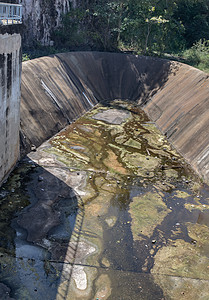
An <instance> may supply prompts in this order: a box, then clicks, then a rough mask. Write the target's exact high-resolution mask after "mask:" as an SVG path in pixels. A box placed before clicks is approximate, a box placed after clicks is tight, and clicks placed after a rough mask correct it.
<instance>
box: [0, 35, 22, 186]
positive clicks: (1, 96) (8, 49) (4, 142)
mask: <svg viewBox="0 0 209 300" xmlns="http://www.w3.org/2000/svg"><path fill="white" fill-rule="evenodd" d="M20 80H21V36H20V34H16V33H14V34H7V33H6V34H0V137H1V139H0V183H1V182H2V180H3V179H4V178H5V177H6V176H7V174H8V172H9V171H10V170H11V169H12V168H13V167H14V165H15V163H16V161H17V159H18V158H19V123H20Z"/></svg>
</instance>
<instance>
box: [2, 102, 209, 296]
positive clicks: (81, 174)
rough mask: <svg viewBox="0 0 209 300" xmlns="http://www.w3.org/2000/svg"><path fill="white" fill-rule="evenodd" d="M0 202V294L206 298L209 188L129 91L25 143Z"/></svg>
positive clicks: (208, 263)
mask: <svg viewBox="0 0 209 300" xmlns="http://www.w3.org/2000/svg"><path fill="white" fill-rule="evenodd" d="M0 206H1V210H0V213H1V221H0V264H1V265H0V267H1V268H0V294H1V295H3V297H7V298H5V299H21V300H22V299H27V300H28V299H43V297H44V298H45V299H50V300H51V299H57V300H60V299H72V300H74V299H82V300H84V299H89V300H92V299H95V300H96V299H97V300H101V299H114V300H115V299H117V300H118V299H121V300H128V299H130V300H134V299H137V300H138V299H161V300H162V299H201V298H204V297H205V299H207V297H209V293H208V280H209V271H208V270H209V258H208V249H209V242H208V241H209V239H208V237H209V228H208V226H209V188H208V186H206V185H205V184H203V183H202V182H201V180H200V179H199V178H198V177H197V176H196V175H195V174H194V173H193V171H192V170H191V169H190V167H189V166H188V165H187V164H186V162H185V161H184V159H183V158H182V157H181V156H180V155H179V154H178V153H177V152H176V151H175V150H174V149H173V147H172V146H171V145H170V144H169V143H168V141H167V140H166V138H165V137H164V136H163V135H162V134H161V133H160V132H159V130H158V129H157V128H156V126H155V124H154V123H152V122H150V120H149V119H148V118H147V116H146V115H145V114H144V112H143V111H142V110H140V109H139V108H138V107H136V106H135V105H134V104H131V103H130V102H126V101H120V100H115V101H113V102H111V103H110V104H109V105H108V106H102V105H98V106H96V107H95V108H93V109H92V110H91V111H90V112H88V113H87V114H85V115H84V116H83V117H81V118H80V119H79V120H77V121H76V122H75V123H73V124H71V125H70V126H69V127H67V128H66V129H65V130H63V131H62V132H60V133H59V134H57V135H56V136H54V137H53V138H52V139H50V140H49V141H47V142H45V143H44V144H42V145H41V146H40V147H39V148H38V149H37V150H36V151H35V152H31V153H30V154H29V155H28V156H27V157H25V158H24V159H23V160H22V161H21V162H20V163H19V166H18V167H17V168H16V169H15V170H14V172H13V173H12V174H11V176H10V177H9V179H8V180H7V182H6V183H5V184H4V185H3V186H2V188H1V190H0Z"/></svg>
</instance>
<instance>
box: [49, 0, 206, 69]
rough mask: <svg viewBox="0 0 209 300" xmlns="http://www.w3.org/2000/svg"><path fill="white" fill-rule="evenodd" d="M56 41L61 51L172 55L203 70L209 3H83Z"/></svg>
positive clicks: (202, 0) (154, 0) (165, 0)
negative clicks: (202, 62) (202, 61)
mask: <svg viewBox="0 0 209 300" xmlns="http://www.w3.org/2000/svg"><path fill="white" fill-rule="evenodd" d="M53 39H54V41H55V49H59V48H62V49H66V50H67V51H69V50H80V49H82V50H101V51H132V52H135V53H140V54H146V55H150V54H151V55H165V54H166V55H169V54H170V55H171V54H172V55H174V56H175V57H177V56H178V57H179V56H180V57H184V58H185V59H186V61H188V62H189V63H190V64H193V65H194V66H197V67H198V66H200V62H201V60H202V58H204V60H205V61H207V58H208V55H209V54H208V53H209V48H208V40H209V0H174V1H171V0H86V1H81V4H80V6H79V7H77V8H76V9H73V8H71V10H70V12H69V13H68V14H66V15H64V16H63V21H62V26H61V27H60V28H59V29H58V30H57V31H56V32H55V33H54V36H53ZM207 65H208V63H207ZM206 68H208V66H207V67H206Z"/></svg>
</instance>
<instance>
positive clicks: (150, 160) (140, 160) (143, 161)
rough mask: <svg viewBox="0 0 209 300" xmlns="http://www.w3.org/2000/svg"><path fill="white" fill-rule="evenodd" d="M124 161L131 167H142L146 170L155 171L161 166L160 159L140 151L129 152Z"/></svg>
mask: <svg viewBox="0 0 209 300" xmlns="http://www.w3.org/2000/svg"><path fill="white" fill-rule="evenodd" d="M123 161H124V162H125V163H126V165H127V166H128V167H129V168H135V167H138V168H139V167H140V168H143V169H145V170H150V171H153V170H155V169H156V168H157V167H158V166H159V159H157V158H155V157H152V156H151V157H148V156H146V155H143V154H140V153H130V154H129V153H128V154H127V155H126V156H125V158H124V159H123Z"/></svg>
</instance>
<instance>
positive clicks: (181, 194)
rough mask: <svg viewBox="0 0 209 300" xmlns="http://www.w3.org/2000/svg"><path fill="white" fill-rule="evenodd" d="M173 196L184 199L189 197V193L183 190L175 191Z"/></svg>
mask: <svg viewBox="0 0 209 300" xmlns="http://www.w3.org/2000/svg"><path fill="white" fill-rule="evenodd" d="M174 196H175V197H177V198H181V199H185V198H187V197H189V196H190V195H189V194H188V193H187V192H184V191H175V194H174Z"/></svg>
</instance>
